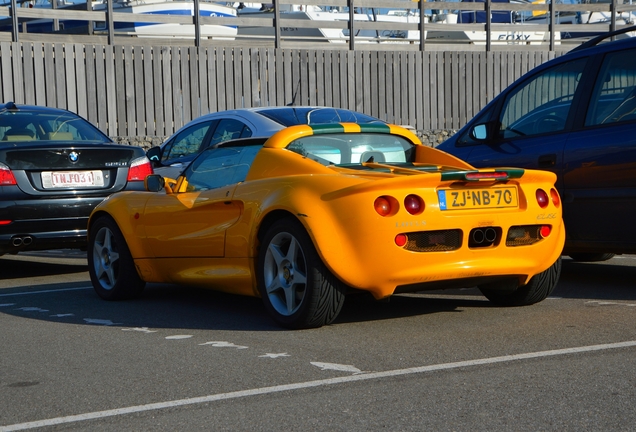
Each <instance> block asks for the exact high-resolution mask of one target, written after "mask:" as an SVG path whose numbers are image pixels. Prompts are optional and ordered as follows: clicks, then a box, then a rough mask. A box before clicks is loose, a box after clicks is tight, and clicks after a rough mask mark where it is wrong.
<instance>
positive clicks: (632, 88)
mask: <svg viewBox="0 0 636 432" xmlns="http://www.w3.org/2000/svg"><path fill="white" fill-rule="evenodd" d="M630 120H636V50H634V49H632V50H624V51H620V52H613V53H609V54H607V55H606V56H605V59H604V60H603V64H602V66H601V70H600V73H599V75H598V79H597V81H596V85H595V86H594V91H593V92H592V98H591V99H590V105H589V107H588V110H587V115H586V118H585V125H586V126H595V125H601V124H610V123H617V122H623V121H630Z"/></svg>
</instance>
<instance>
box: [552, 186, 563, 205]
mask: <svg viewBox="0 0 636 432" xmlns="http://www.w3.org/2000/svg"><path fill="white" fill-rule="evenodd" d="M550 198H552V204H554V205H555V206H557V207H558V206H559V205H561V197H559V193H558V192H557V191H556V189H554V188H552V189H550Z"/></svg>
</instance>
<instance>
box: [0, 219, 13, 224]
mask: <svg viewBox="0 0 636 432" xmlns="http://www.w3.org/2000/svg"><path fill="white" fill-rule="evenodd" d="M11 222H13V221H10V220H0V225H9V224H10V223H11Z"/></svg>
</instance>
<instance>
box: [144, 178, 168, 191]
mask: <svg viewBox="0 0 636 432" xmlns="http://www.w3.org/2000/svg"><path fill="white" fill-rule="evenodd" d="M165 186H166V181H165V179H164V178H163V176H161V175H159V174H150V175H147V176H146V178H145V179H144V187H145V188H146V190H147V191H148V192H159V191H160V190H163V189H164V188H165Z"/></svg>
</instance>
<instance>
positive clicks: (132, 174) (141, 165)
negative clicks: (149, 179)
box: [127, 156, 154, 181]
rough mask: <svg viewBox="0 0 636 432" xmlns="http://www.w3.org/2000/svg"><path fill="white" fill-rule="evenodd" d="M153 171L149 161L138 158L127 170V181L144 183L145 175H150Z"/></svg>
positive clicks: (145, 158)
mask: <svg viewBox="0 0 636 432" xmlns="http://www.w3.org/2000/svg"><path fill="white" fill-rule="evenodd" d="M153 172H154V171H153V169H152V165H151V163H150V160H149V159H148V158H147V157H146V156H143V157H140V158H137V159H135V160H134V161H132V163H131V164H130V168H128V179H127V180H128V181H144V179H145V178H146V176H147V175H150V174H152V173H153Z"/></svg>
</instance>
